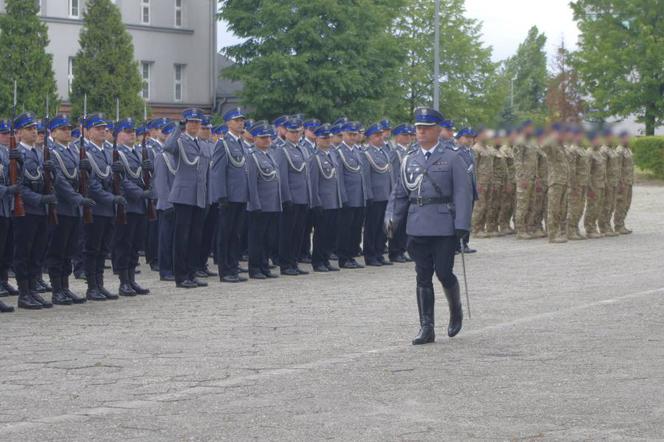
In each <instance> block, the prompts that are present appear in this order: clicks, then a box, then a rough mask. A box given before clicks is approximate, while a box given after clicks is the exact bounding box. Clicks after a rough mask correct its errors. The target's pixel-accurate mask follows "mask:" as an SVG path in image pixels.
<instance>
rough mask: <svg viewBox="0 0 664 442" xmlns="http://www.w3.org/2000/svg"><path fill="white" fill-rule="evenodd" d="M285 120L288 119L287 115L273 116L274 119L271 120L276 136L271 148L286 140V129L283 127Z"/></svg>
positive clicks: (281, 144) (280, 144)
mask: <svg viewBox="0 0 664 442" xmlns="http://www.w3.org/2000/svg"><path fill="white" fill-rule="evenodd" d="M286 121H288V115H281V116H280V117H277V118H275V119H274V121H273V122H272V124H273V125H274V128H275V130H276V131H277V133H276V138H275V139H274V142H273V143H272V148H273V149H276V148H278V147H281V146H283V145H284V143H285V142H286V132H287V130H286V128H285V127H284V123H286Z"/></svg>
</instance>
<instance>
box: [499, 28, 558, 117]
mask: <svg viewBox="0 0 664 442" xmlns="http://www.w3.org/2000/svg"><path fill="white" fill-rule="evenodd" d="M545 44H546V35H544V34H542V33H540V32H539V30H538V29H537V27H536V26H533V27H532V28H530V30H529V31H528V36H527V37H526V39H525V40H524V41H523V43H521V44H520V45H519V48H518V49H517V51H516V54H515V55H514V56H513V57H510V58H509V59H507V60H506V61H505V79H504V81H505V83H507V84H508V85H509V83H511V82H512V80H513V85H514V109H512V110H511V111H510V112H506V111H505V110H504V111H503V114H506V113H508V114H509V113H511V114H514V115H516V116H517V118H519V119H526V118H529V119H532V120H534V121H536V122H538V123H543V122H544V121H545V120H546V114H547V111H546V104H545V98H546V92H547V86H548V83H549V78H548V73H547V69H546V52H545V51H544V45H545ZM509 87H511V85H510V86H509ZM505 106H506V107H508V106H510V103H509V102H507V101H506V102H505Z"/></svg>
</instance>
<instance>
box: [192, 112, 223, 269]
mask: <svg viewBox="0 0 664 442" xmlns="http://www.w3.org/2000/svg"><path fill="white" fill-rule="evenodd" d="M198 139H199V142H200V143H205V144H206V145H207V149H208V151H209V152H210V155H211V154H212V152H213V151H214V148H215V144H216V143H213V142H212V117H210V116H209V115H205V116H204V117H203V121H202V123H201V130H200V131H199V132H198ZM208 195H209V194H208ZM218 219H219V205H218V204H217V202H216V201H212V200H210V201H208V205H207V206H206V208H205V215H204V221H203V240H202V241H201V248H200V253H199V263H198V270H197V271H196V277H198V278H207V277H208V276H217V273H215V272H213V271H211V270H210V269H209V268H208V264H207V262H208V258H209V257H210V252H211V251H212V249H213V248H214V236H215V230H216V229H217V220H218Z"/></svg>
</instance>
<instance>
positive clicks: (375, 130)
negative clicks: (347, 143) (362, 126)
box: [364, 122, 384, 137]
mask: <svg viewBox="0 0 664 442" xmlns="http://www.w3.org/2000/svg"><path fill="white" fill-rule="evenodd" d="M383 127H384V126H383V123H382V122H380V123H376V124H372V125H371V126H369V128H368V129H367V130H366V131H364V136H365V137H370V136H372V135H374V134H382V133H383Z"/></svg>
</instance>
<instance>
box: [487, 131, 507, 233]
mask: <svg viewBox="0 0 664 442" xmlns="http://www.w3.org/2000/svg"><path fill="white" fill-rule="evenodd" d="M491 135H492V136H491V139H490V140H489V143H488V149H489V151H493V179H492V180H491V195H490V197H489V212H488V213H487V218H486V235H487V237H489V238H493V237H496V236H505V235H506V234H507V233H504V232H502V231H501V232H499V231H498V221H499V216H500V206H501V202H502V197H503V195H504V194H505V186H506V184H507V162H506V161H505V157H504V155H503V153H502V152H501V151H500V145H501V144H502V137H500V136H499V135H498V134H491Z"/></svg>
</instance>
